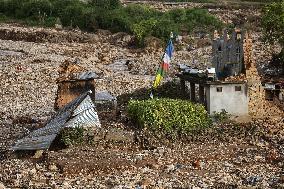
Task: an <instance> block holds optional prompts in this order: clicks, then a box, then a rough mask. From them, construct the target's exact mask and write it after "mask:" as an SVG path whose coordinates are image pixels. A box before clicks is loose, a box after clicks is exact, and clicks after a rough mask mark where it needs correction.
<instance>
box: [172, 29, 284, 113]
mask: <svg viewBox="0 0 284 189" xmlns="http://www.w3.org/2000/svg"><path fill="white" fill-rule="evenodd" d="M252 46H253V44H252V39H251V36H250V34H249V33H247V32H246V33H244V32H242V31H240V30H235V31H234V32H233V34H232V36H231V37H229V36H228V34H227V32H226V31H225V32H224V35H223V36H221V37H219V36H218V34H217V33H215V35H214V41H213V47H212V49H213V62H212V65H213V67H214V68H215V71H216V78H215V79H213V80H212V77H209V75H208V74H203V73H206V70H197V71H191V70H192V69H187V68H183V69H182V70H181V72H180V73H179V74H177V76H178V77H179V78H180V81H181V87H182V90H183V93H186V92H185V91H186V90H185V89H186V86H187V84H186V83H187V82H189V86H190V87H189V90H190V99H191V101H194V102H199V103H202V104H204V105H205V107H206V108H207V110H208V112H209V113H210V114H212V113H214V112H221V111H222V110H225V111H226V112H228V113H229V114H231V115H237V116H240V115H251V116H271V115H280V114H283V113H284V108H283V107H284V106H283V104H284V103H283V98H282V92H281V91H283V87H284V85H283V83H281V82H278V83H275V82H274V83H267V82H263V81H262V80H261V77H260V76H259V74H258V70H257V68H256V63H255V59H254V56H253V53H252V52H253V51H252V49H253V48H252ZM196 86H198V95H196V94H195V93H196ZM196 97H198V99H197V98H196Z"/></svg>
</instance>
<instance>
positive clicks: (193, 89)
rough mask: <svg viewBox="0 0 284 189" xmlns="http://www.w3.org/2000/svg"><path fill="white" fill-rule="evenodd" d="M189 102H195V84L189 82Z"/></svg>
mask: <svg viewBox="0 0 284 189" xmlns="http://www.w3.org/2000/svg"><path fill="white" fill-rule="evenodd" d="M190 100H191V101H192V102H195V83H193V82H190Z"/></svg>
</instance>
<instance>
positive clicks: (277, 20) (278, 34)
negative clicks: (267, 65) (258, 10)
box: [261, 0, 284, 74]
mask: <svg viewBox="0 0 284 189" xmlns="http://www.w3.org/2000/svg"><path fill="white" fill-rule="evenodd" d="M261 22H262V27H263V30H264V39H265V41H266V42H268V43H270V44H274V43H279V44H280V45H281V47H282V50H281V52H280V54H278V55H275V56H274V58H273V60H274V61H277V64H278V65H279V66H282V74H284V0H281V1H279V2H274V3H271V4H269V5H267V6H265V7H264V9H263V16H262V21H261Z"/></svg>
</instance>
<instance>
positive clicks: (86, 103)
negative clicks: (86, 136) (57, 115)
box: [73, 96, 95, 116]
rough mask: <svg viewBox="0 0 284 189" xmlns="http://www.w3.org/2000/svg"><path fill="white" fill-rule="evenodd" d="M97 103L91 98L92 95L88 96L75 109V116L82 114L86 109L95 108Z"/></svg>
mask: <svg viewBox="0 0 284 189" xmlns="http://www.w3.org/2000/svg"><path fill="white" fill-rule="evenodd" d="M94 107H95V105H94V103H93V101H92V99H91V97H90V96H87V97H86V98H85V99H84V100H83V101H82V102H81V103H80V104H79V106H78V107H77V108H76V109H75V110H74V111H73V116H76V115H78V114H80V113H81V112H83V111H86V110H88V109H91V108H94Z"/></svg>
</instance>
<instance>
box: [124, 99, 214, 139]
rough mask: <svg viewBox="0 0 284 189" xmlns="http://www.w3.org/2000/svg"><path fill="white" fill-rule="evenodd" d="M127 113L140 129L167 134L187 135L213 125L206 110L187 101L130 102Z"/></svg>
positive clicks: (155, 100)
mask: <svg viewBox="0 0 284 189" xmlns="http://www.w3.org/2000/svg"><path fill="white" fill-rule="evenodd" d="M127 111H128V115H129V117H130V118H131V120H132V121H133V122H134V123H136V124H137V126H138V127H139V128H140V129H142V128H147V129H150V130H153V131H158V132H165V133H167V134H174V135H175V134H187V133H190V132H192V131H195V130H198V129H200V128H204V127H207V126H209V125H210V124H211V121H210V118H209V117H208V114H207V111H206V110H205V108H204V107H203V106H202V105H200V104H193V103H191V102H190V101H187V100H175V99H168V98H162V99H150V100H130V101H129V104H128V107H127Z"/></svg>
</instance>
